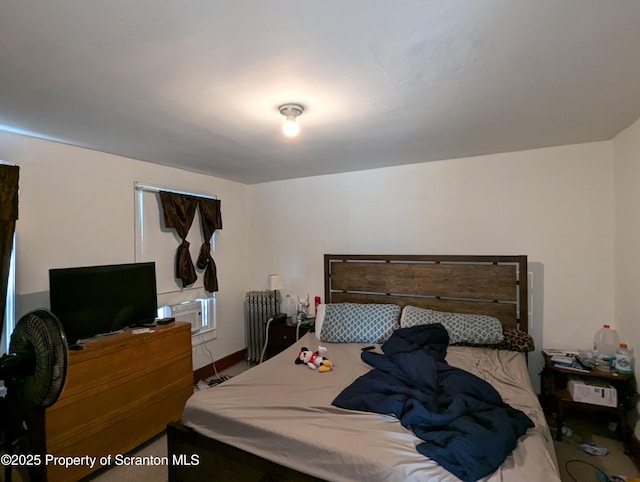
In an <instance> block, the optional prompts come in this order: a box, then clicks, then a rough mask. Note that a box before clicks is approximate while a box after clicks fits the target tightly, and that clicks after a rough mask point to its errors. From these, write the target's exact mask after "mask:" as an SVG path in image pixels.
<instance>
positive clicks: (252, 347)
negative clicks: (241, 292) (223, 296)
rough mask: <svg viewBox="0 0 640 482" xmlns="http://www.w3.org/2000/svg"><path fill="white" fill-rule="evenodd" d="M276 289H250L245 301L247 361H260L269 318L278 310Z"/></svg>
mask: <svg viewBox="0 0 640 482" xmlns="http://www.w3.org/2000/svg"><path fill="white" fill-rule="evenodd" d="M276 293H277V292H276V291H249V292H248V293H247V296H246V301H245V336H246V342H247V361H248V362H250V363H251V362H255V363H258V362H259V361H260V354H261V352H262V347H263V345H264V340H265V335H266V326H267V321H269V318H272V317H273V315H275V314H276V313H277V312H278V306H277V303H278V301H277V298H276V296H277V295H276Z"/></svg>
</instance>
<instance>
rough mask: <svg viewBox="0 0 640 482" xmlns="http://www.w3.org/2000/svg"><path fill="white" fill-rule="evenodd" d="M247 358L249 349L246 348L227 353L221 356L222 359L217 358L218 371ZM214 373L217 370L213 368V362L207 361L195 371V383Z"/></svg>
mask: <svg viewBox="0 0 640 482" xmlns="http://www.w3.org/2000/svg"><path fill="white" fill-rule="evenodd" d="M246 359H247V349H246V348H245V349H243V350H240V351H237V352H235V353H232V354H231V355H227V356H225V357H224V358H220V360H216V362H215V363H216V370H218V372H221V371H223V370H226V369H227V368H229V367H232V366H233V365H235V364H236V363H240V362H241V361H243V360H246ZM214 375H215V371H214V370H213V366H212V365H211V363H207V364H206V365H205V366H203V367H200V368H198V369H197V370H194V371H193V383H194V384H195V383H198V382H199V381H200V380H204V379H205V378H209V377H212V376H214Z"/></svg>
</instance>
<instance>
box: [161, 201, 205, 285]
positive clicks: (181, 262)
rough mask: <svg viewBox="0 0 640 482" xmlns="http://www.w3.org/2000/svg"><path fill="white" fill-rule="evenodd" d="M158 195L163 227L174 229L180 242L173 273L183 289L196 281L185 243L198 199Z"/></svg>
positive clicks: (186, 243)
mask: <svg viewBox="0 0 640 482" xmlns="http://www.w3.org/2000/svg"><path fill="white" fill-rule="evenodd" d="M159 194H160V202H161V204H162V210H163V212H164V223H165V226H167V227H168V228H173V229H175V230H176V232H177V233H178V236H180V239H181V240H182V242H181V243H180V246H178V251H177V252H176V268H175V271H176V278H178V279H179V280H182V287H183V288H185V287H187V286H189V285H191V284H193V283H195V281H196V280H197V279H198V276H197V275H196V270H195V268H194V266H193V261H191V254H190V253H189V241H187V234H188V233H189V229H191V224H193V218H194V216H195V214H196V208H197V207H198V198H196V197H194V196H188V195H186V194H178V193H174V192H168V191H160V193H159Z"/></svg>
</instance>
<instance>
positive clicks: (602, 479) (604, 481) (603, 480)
mask: <svg viewBox="0 0 640 482" xmlns="http://www.w3.org/2000/svg"><path fill="white" fill-rule="evenodd" d="M573 462H578V463H581V464H585V465H588V466H590V467H593V468H594V469H596V477H597V479H598V482H615V481H616V480H617V477H616V478H613V477H610V476H609V475H608V474H607V473H606V472H605V471H604V470H602V469H601V468H600V467H598V466H597V465H595V464H592V463H591V462H585V461H584V460H580V459H571V460H567V462H566V463H565V464H564V470H565V471H566V472H567V475H568V476H569V477H571V479H573V480H574V482H584V481H579V480H578V479H576V478H575V477H574V476H573V474H572V473H571V472H570V471H569V464H570V463H573Z"/></svg>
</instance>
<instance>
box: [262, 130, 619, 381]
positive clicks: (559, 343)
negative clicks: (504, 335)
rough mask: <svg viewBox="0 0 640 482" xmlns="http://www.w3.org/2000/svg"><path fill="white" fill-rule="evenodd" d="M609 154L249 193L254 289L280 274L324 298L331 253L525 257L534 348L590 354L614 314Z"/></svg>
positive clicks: (360, 177) (298, 183)
mask: <svg viewBox="0 0 640 482" xmlns="http://www.w3.org/2000/svg"><path fill="white" fill-rule="evenodd" d="M612 155H613V154H612V146H611V143H610V142H601V143H591V144H582V145H576V146H563V147H557V148H549V149H540V150H533V151H526V152H516V153H508V154H500V155H490V156H482V157H475V158H465V159H454V160H447V161H441V162H426V163H422V164H417V165H409V166H402V167H394V168H385V169H377V170H371V171H362V172H354V173H346V174H337V175H330V176H322V177H314V178H305V179H297V180H290V181H282V182H272V183H266V184H259V185H253V186H250V188H249V210H250V227H249V235H250V236H249V253H250V263H249V269H250V271H249V282H250V287H249V288H251V289H264V288H266V283H267V275H268V274H269V273H279V274H280V275H281V276H282V279H283V283H284V286H285V289H284V291H285V292H291V293H293V294H295V295H303V296H306V294H307V293H309V294H310V295H311V298H312V299H313V296H314V295H322V296H323V298H324V293H323V254H324V253H333V254H343V253H377V254H390V253H401V254H514V255H515V254H526V255H528V258H529V262H530V265H531V266H532V267H534V269H535V271H536V273H540V274H541V275H542V276H543V280H542V286H543V292H542V296H543V298H542V299H540V293H538V294H536V296H537V299H536V301H535V305H534V306H540V307H542V313H539V312H538V313H534V315H535V323H536V324H537V326H535V327H534V331H535V333H536V334H537V336H536V337H537V338H538V339H537V340H536V341H537V343H538V348H542V346H553V347H559V348H589V347H591V346H592V344H593V335H594V333H595V332H596V330H597V329H598V328H599V327H600V326H601V325H602V324H603V323H604V322H611V321H612V320H613V315H614V289H613V280H614V266H613V246H614V240H613V219H612V215H611V214H612V212H613V172H612V168H611V166H612V162H613V161H612ZM318 162H322V161H321V160H319V161H318ZM539 281H540V280H539V279H538V280H537V282H539ZM536 284H537V283H536ZM538 358H539V355H534V356H532V357H531V359H532V365H533V367H532V370H531V371H532V373H535V367H536V366H538V365H537V363H539V360H538ZM534 382H536V385H537V376H534Z"/></svg>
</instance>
